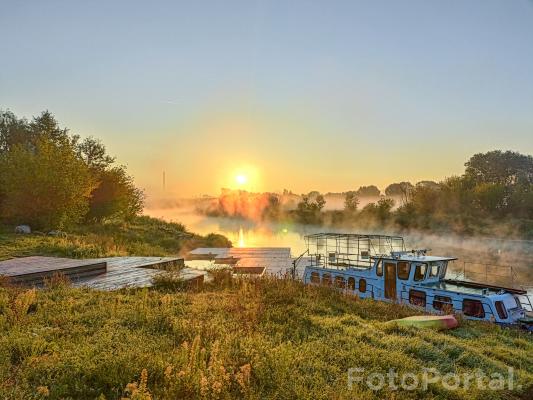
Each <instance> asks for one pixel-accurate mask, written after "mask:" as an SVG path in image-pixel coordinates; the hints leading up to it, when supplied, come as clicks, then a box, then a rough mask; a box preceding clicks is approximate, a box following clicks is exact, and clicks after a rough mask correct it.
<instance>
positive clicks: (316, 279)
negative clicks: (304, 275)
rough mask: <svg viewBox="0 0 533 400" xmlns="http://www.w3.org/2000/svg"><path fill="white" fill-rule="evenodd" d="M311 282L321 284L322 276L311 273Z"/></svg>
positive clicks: (314, 272)
mask: <svg viewBox="0 0 533 400" xmlns="http://www.w3.org/2000/svg"><path fill="white" fill-rule="evenodd" d="M311 282H312V283H320V274H319V273H318V272H316V271H313V272H311Z"/></svg>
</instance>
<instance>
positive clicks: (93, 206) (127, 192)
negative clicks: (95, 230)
mask: <svg viewBox="0 0 533 400" xmlns="http://www.w3.org/2000/svg"><path fill="white" fill-rule="evenodd" d="M99 179H100V182H99V184H98V186H97V187H96V188H95V189H94V190H93V192H92V193H91V198H90V202H89V212H88V214H87V220H89V221H95V222H101V221H103V220H105V219H121V220H127V219H130V218H132V217H134V216H135V215H137V214H139V213H140V212H141V211H142V209H143V204H144V193H143V192H142V190H140V189H138V188H137V187H135V184H134V183H133V179H132V178H131V177H130V176H129V175H128V174H127V173H126V170H125V169H124V167H113V168H111V169H105V170H102V171H101V172H100V174H99Z"/></svg>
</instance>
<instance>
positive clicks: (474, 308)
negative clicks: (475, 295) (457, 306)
mask: <svg viewBox="0 0 533 400" xmlns="http://www.w3.org/2000/svg"><path fill="white" fill-rule="evenodd" d="M463 313H464V315H468V316H469V317H476V318H484V317H485V310H483V304H481V301H479V300H471V299H464V300H463Z"/></svg>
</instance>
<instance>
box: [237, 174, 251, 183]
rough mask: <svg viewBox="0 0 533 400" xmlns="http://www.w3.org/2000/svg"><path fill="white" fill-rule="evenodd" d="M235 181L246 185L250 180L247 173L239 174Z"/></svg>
mask: <svg viewBox="0 0 533 400" xmlns="http://www.w3.org/2000/svg"><path fill="white" fill-rule="evenodd" d="M235 182H237V183H238V184H239V185H245V184H246V183H247V182H248V177H247V176H246V175H242V174H239V175H237V176H235Z"/></svg>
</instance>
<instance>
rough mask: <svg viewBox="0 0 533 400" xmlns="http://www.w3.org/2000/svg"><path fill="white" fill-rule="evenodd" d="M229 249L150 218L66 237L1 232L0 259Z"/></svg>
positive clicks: (218, 238) (222, 241) (82, 229)
mask: <svg viewBox="0 0 533 400" xmlns="http://www.w3.org/2000/svg"><path fill="white" fill-rule="evenodd" d="M0 228H1V227H0ZM202 246H203V247H229V246H231V242H230V241H228V240H227V239H226V238H225V237H224V236H222V235H216V234H210V235H206V236H200V235H196V234H192V233H190V232H188V231H187V230H186V229H185V227H184V226H183V225H181V224H177V223H172V222H165V221H162V220H159V219H155V218H150V217H146V216H143V217H136V218H134V219H133V220H131V221H129V222H121V223H119V222H111V223H106V224H91V225H86V226H79V227H77V228H75V229H73V230H72V231H70V232H68V233H67V234H66V235H64V236H60V237H55V236H48V235H44V234H39V233H37V234H32V235H15V234H13V233H11V232H10V231H9V230H8V228H7V227H4V228H3V229H0V260H2V259H6V258H10V257H21V256H29V255H52V256H63V257H72V258H97V257H111V256H125V255H138V256H167V255H178V254H182V253H183V252H185V251H187V250H189V249H191V248H194V247H202Z"/></svg>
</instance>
